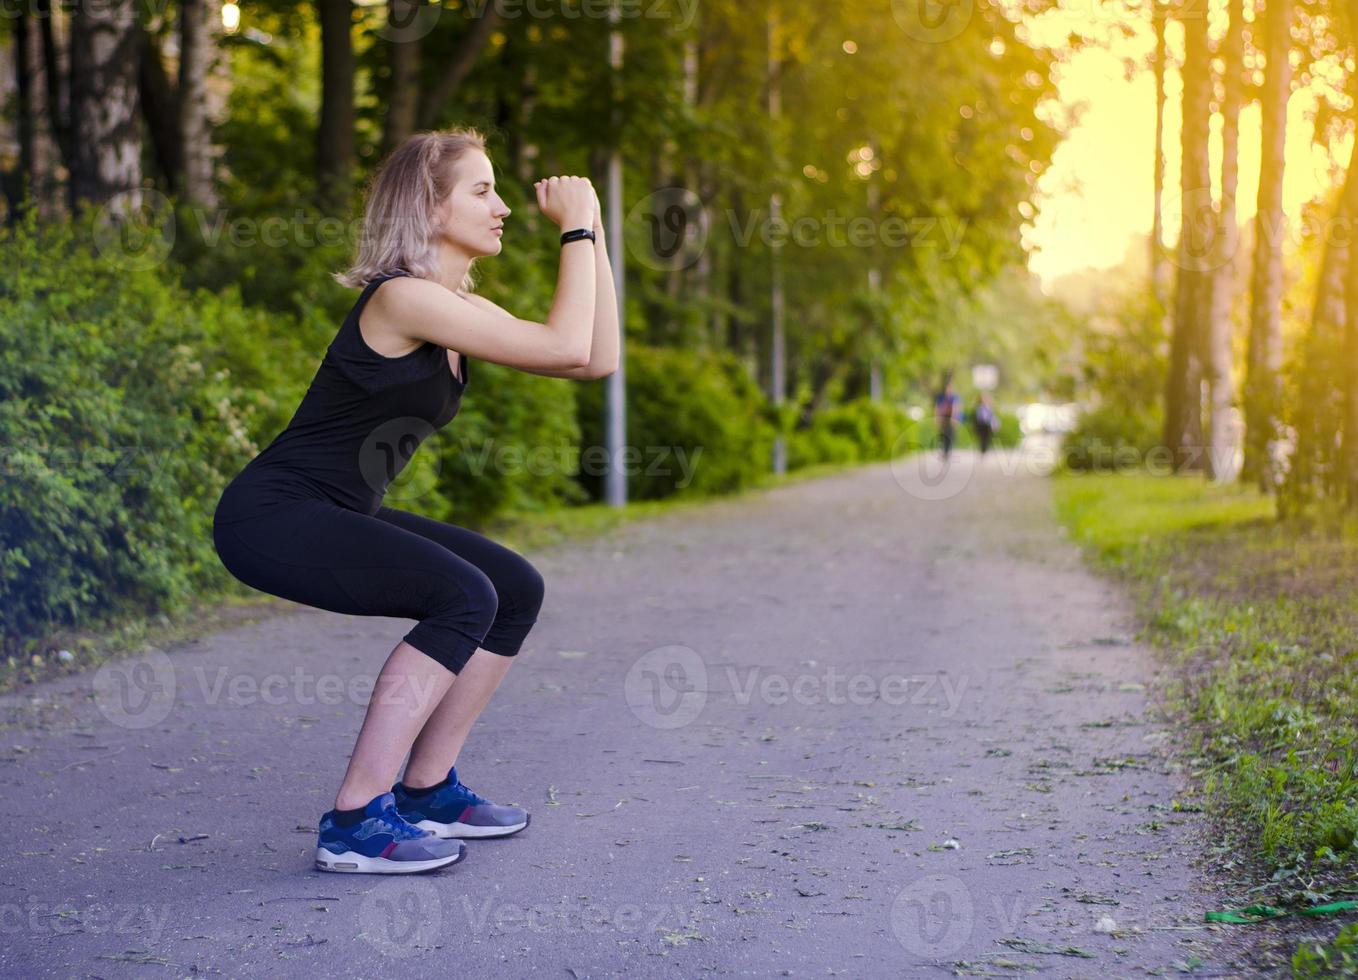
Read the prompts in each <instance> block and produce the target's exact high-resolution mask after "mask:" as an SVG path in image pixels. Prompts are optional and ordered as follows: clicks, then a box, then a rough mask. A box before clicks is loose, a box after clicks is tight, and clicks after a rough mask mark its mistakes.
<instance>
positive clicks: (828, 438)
mask: <svg viewBox="0 0 1358 980" xmlns="http://www.w3.org/2000/svg"><path fill="white" fill-rule="evenodd" d="M861 459H862V456H860V455H859V449H858V445H857V444H856V443H855V442H854V441H853V439H851V438H849V437H848V436H844V435H839V434H838V433H835V432H831V431H830V430H829V429H826V428H824V427H822V426H817V425H812V426H811V427H810V428H809V429H798V430H796V431H794V432H793V433H792V434H791V435H790V436H788V440H787V468H788V469H789V470H799V469H801V468H802V467H804V466H816V465H818V464H821V463H856V462H858V461H859V460H861Z"/></svg>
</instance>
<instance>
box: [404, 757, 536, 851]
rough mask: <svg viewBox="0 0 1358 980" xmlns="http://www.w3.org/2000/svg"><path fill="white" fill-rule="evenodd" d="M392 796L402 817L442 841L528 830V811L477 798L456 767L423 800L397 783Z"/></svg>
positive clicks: (506, 835)
mask: <svg viewBox="0 0 1358 980" xmlns="http://www.w3.org/2000/svg"><path fill="white" fill-rule="evenodd" d="M391 792H392V794H393V795H394V796H395V797H396V810H397V812H398V813H400V814H401V816H402V817H404V818H405V819H406V820H409V821H410V822H411V823H412V824H414V825H415V826H416V827H419V828H421V829H422V830H429V831H432V832H433V833H435V834H437V835H438V836H439V837H508V836H509V835H510V834H517V833H518V832H519V831H520V830H523V828H524V827H527V826H528V817H529V814H528V811H527V810H525V809H523V808H522V807H517V806H500V805H499V804H496V803H492V802H490V801H489V800H487V799H485V798H484V797H481V796H477V795H476V794H475V793H473V792H472V791H471V790H469V789H468V788H467V787H465V786H463V785H462V782H461V780H459V779H458V778H457V766H453V767H452V768H451V769H449V770H448V778H447V779H445V780H444V781H443V782H442V783H439V784H438V788H437V789H435V790H434V791H433V792H431V793H426V794H425V795H424V796H411V795H410V793H409V792H408V791H407V789H406V786H405V783H397V784H396V785H395V786H393V787H392V788H391Z"/></svg>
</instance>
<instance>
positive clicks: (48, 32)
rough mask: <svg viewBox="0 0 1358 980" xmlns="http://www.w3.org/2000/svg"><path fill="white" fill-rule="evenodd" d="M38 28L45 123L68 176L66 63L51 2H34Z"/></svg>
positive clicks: (68, 116) (43, 0)
mask: <svg viewBox="0 0 1358 980" xmlns="http://www.w3.org/2000/svg"><path fill="white" fill-rule="evenodd" d="M33 9H34V10H35V11H36V13H37V17H38V28H39V32H40V33H41V35H42V61H43V72H44V75H45V77H46V81H47V92H46V100H47V119H48V125H49V127H50V128H51V131H52V141H53V142H54V143H56V146H57V150H58V152H59V154H60V156H61V163H62V165H63V166H65V167H66V168H67V171H68V172H69V170H70V167H71V107H70V101H69V97H68V94H67V93H68V90H67V87H66V78H67V71H68V66H69V59H68V60H67V62H65V63H63V61H62V57H61V52H60V48H59V47H58V46H57V39H56V25H55V24H54V23H53V16H54V15H53V14H52V5H51V0H34V2H33Z"/></svg>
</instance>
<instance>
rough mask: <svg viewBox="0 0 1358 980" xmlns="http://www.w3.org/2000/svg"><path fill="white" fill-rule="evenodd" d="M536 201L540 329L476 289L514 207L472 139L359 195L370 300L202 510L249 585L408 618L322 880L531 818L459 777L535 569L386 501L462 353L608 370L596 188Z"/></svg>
mask: <svg viewBox="0 0 1358 980" xmlns="http://www.w3.org/2000/svg"><path fill="white" fill-rule="evenodd" d="M534 189H535V191H536V194H537V204H538V207H539V208H540V209H541V211H542V213H543V214H544V215H545V216H546V217H547V218H549V219H550V220H551V221H553V222H554V223H555V224H557V225H559V226H560V228H561V231H562V232H563V234H562V235H561V252H560V260H559V268H558V274H557V284H556V292H555V296H554V298H553V301H552V306H551V309H550V311H549V312H548V314H547V316H546V318H545V320H544V322H541V323H539V322H535V321H532V320H523V319H519V318H518V317H516V316H514V315H513V314H511V313H509V312H507V311H505V310H504V309H502V308H501V307H499V306H497V305H495V304H494V303H491V302H490V301H489V300H486V299H484V298H483V297H480V296H478V295H476V293H475V292H473V290H472V286H473V279H472V266H473V263H474V262H475V261H476V260H477V259H478V258H483V257H488V256H494V255H498V254H499V253H500V250H501V248H502V244H503V236H504V234H505V219H506V218H507V217H508V216H509V215H510V213H511V212H510V209H509V208H508V207H506V206H505V203H504V201H503V200H502V199H501V197H500V195H499V194H498V193H497V191H496V187H495V173H494V169H493V167H492V165H491V161H490V158H489V156H488V155H487V153H486V148H485V140H484V137H482V136H481V134H480V133H478V132H477V131H476V130H474V129H455V130H444V131H435V132H423V133H416V134H414V135H413V136H410V137H409V138H407V139H406V140H405V141H404V142H402V143H401V144H400V145H399V146H398V147H396V148H395V149H394V150H393V151H392V152H391V154H390V156H388V157H387V159H386V160H384V161H383V162H382V164H381V166H380V167H379V168H378V170H377V172H376V173H375V174H374V177H373V179H372V181H371V183H370V184H369V186H368V189H367V200H366V202H365V208H364V214H363V230H362V234H361V236H360V244H359V249H358V255H357V257H356V260H355V262H354V264H353V266H352V267H351V268H349V269H348V270H346V271H345V272H343V273H337V274H336V275H335V278H336V279H337V280H339V281H340V282H341V283H343V284H345V285H347V286H350V287H353V288H360V289H361V292H360V293H359V295H358V298H357V300H356V301H355V303H354V305H353V308H352V310H351V311H350V312H349V315H348V316H347V317H346V318H345V319H344V321H343V323H341V324H340V326H339V330H338V332H337V333H336V334H335V338H334V340H333V341H332V342H331V343H330V345H329V347H328V348H327V350H326V352H325V356H324V358H323V360H322V361H321V364H320V367H319V368H318V369H317V371H316V375H315V377H314V379H313V380H312V382H311V386H310V388H309V389H308V390H307V392H306V395H305V397H304V398H303V399H302V402H301V404H300V406H299V407H298V408H297V410H296V413H295V414H294V416H293V418H292V420H291V421H290V422H289V423H288V425H287V427H286V428H285V429H284V430H283V431H282V432H281V433H279V434H278V435H277V436H276V437H275V438H274V440H273V441H272V442H271V443H270V444H269V445H268V446H266V447H265V449H264V450H263V451H262V452H260V453H259V454H258V455H257V456H256V457H255V458H254V459H252V460H251V461H250V462H249V463H248V464H247V465H246V466H245V468H244V469H243V470H242V471H241V472H240V473H239V474H237V475H236V477H235V478H234V479H233V480H232V481H231V482H230V484H228V486H227V487H226V489H225V490H224V491H223V492H222V495H221V498H220V500H219V501H218V504H217V509H216V512H215V514H214V516H213V528H212V530H213V541H214V544H215V545H216V548H217V554H218V556H219V557H220V559H221V561H222V563H223V565H225V566H226V568H227V570H228V571H230V572H231V574H232V575H234V576H235V577H236V578H238V579H240V580H241V581H242V582H244V583H245V584H246V585H249V586H251V587H253V588H255V589H259V590H261V591H263V592H268V593H271V594H273V595H277V596H281V597H282V598H285V599H290V600H292V601H294V602H300V603H304V604H306V605H310V606H315V607H317V608H320V609H326V610H331V611H334V612H341V613H347V614H350V615H360V616H391V617H399V618H405V619H413V620H416V621H417V622H416V625H415V626H414V627H413V628H412V629H411V630H410V631H409V632H407V633H406V634H405V636H404V638H403V639H402V640H401V642H399V643H398V644H396V647H395V649H393V650H392V651H391V653H390V654H389V655H388V657H387V659H386V662H385V663H384V664H383V665H382V668H381V671H380V673H379V674H378V676H377V679H376V682H375V684H374V688H373V693H372V696H371V697H370V699H369V703H368V706H367V711H366V714H365V716H364V719H363V724H362V727H361V728H360V730H359V733H358V738H357V742H356V743H355V745H354V750H353V752H352V754H351V755H350V757H349V763H348V768H347V770H346V771H345V773H344V777H343V779H342V781H341V782H340V785H339V789H338V791H337V793H336V795H335V800H334V805H333V807H332V808H331V809H330V810H328V811H326V812H325V813H324V814H323V815H322V817H321V819H320V822H319V826H318V834H317V845H316V857H315V864H316V867H317V868H319V869H321V870H323V871H341V872H370V873H380V874H402V873H410V872H420V871H430V870H433V869H435V868H440V867H445V866H447V865H450V864H454V863H456V862H458V861H460V860H461V859H462V858H463V856H464V855H465V853H466V846H465V845H464V844H463V842H462V838H481V837H503V836H506V835H509V834H514V833H517V832H519V831H521V830H523V828H525V827H527V826H528V822H529V814H528V813H527V812H526V811H525V810H523V809H521V808H519V807H512V806H500V805H497V804H494V803H492V802H490V801H489V800H487V799H485V798H484V797H481V796H479V795H477V794H476V793H475V792H473V791H472V790H471V789H469V788H468V787H467V786H465V785H464V784H463V783H462V781H461V779H460V778H459V776H458V773H457V767H456V762H457V758H458V754H459V752H460V751H461V749H462V746H463V743H464V742H465V741H466V738H467V735H468V733H469V731H470V730H471V728H472V725H473V724H474V723H475V721H476V719H477V717H478V716H479V715H480V713H481V711H482V709H483V708H484V707H485V706H486V704H487V702H488V701H489V699H490V697H491V695H492V694H493V693H494V691H495V689H496V687H497V686H498V685H499V683H500V681H501V679H502V678H503V677H504V674H505V672H506V670H507V669H508V668H509V665H510V664H511V663H512V662H513V657H514V656H515V655H516V654H517V653H518V652H519V649H520V647H521V646H522V645H523V642H524V639H525V638H526V636H527V635H528V632H529V630H530V629H532V627H533V625H534V623H536V621H537V616H538V611H539V609H540V607H541V605H542V600H543V595H544V584H543V579H542V576H541V574H539V572H538V571H537V569H536V568H534V567H533V566H532V565H531V564H530V563H529V562H528V561H527V559H525V558H524V557H523V556H522V555H519V554H518V553H516V552H514V551H512V550H511V549H509V548H507V547H505V546H504V545H501V544H499V543H497V542H495V541H492V540H490V539H489V538H486V537H484V536H482V535H480V534H478V533H476V532H474V531H471V530H469V529H467V528H464V527H459V526H457V525H455V524H448V523H444V522H442V521H437V520H434V519H432V518H429V517H424V516H421V515H418V514H413V513H408V512H406V511H404V510H398V509H396V508H394V507H389V506H386V505H385V504H384V503H383V498H384V496H385V493H386V490H387V486H388V484H389V483H390V482H391V481H392V480H393V479H395V478H396V476H397V475H398V474H399V473H400V472H401V471H402V469H404V467H405V466H406V464H407V463H409V462H410V459H411V456H412V455H413V454H414V453H415V451H416V449H418V447H419V446H420V444H421V443H422V442H423V441H424V440H425V439H426V438H428V436H430V435H432V434H433V433H435V432H437V431H438V430H440V429H442V428H443V427H444V426H446V425H447V424H448V423H449V422H451V421H452V419H453V417H454V416H455V415H456V414H457V412H458V408H459V406H460V403H461V400H462V395H463V393H464V391H465V390H466V388H467V386H468V385H469V383H470V372H469V370H468V368H469V367H470V364H469V362H470V360H471V359H473V358H476V359H480V360H482V361H488V362H491V363H495V364H503V365H506V366H508V367H512V368H517V369H519V370H522V371H527V372H530V373H533V374H541V375H547V376H550V377H557V378H576V379H585V378H601V377H605V376H607V375H609V374H612V373H613V372H614V371H616V370H617V362H618V351H619V338H618V316H617V306H616V304H617V300H616V296H615V294H614V291H613V273H612V270H611V269H610V266H609V260H608V252H607V247H606V244H605V242H604V229H603V225H602V222H601V219H600V209H599V198H598V195H597V194H596V193H595V191H594V188H593V186H592V185H591V184H590V182H589V180H587V179H586V178H584V177H575V176H556V177H549V178H546V179H544V180H539V181H537V182H536V183H535V184H534ZM407 753H408V754H409V759H408V760H407V758H406V756H407ZM402 762H405V769H404V773H403V774H402V775H401V778H400V781H396V779H397V774H398V771H400V769H401V765H402Z"/></svg>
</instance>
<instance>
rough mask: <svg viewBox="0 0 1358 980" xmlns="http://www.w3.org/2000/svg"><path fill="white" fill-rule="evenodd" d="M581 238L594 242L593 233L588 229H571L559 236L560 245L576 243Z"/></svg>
mask: <svg viewBox="0 0 1358 980" xmlns="http://www.w3.org/2000/svg"><path fill="white" fill-rule="evenodd" d="M582 238H588V239H589V240H590V241H594V232H592V231H590V230H589V229H588V228H572V229H571V230H570V231H568V232H566V233H565V234H564V235H562V236H561V244H562V245H565V244H566V243H567V242H578V241H580V239H582Z"/></svg>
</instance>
